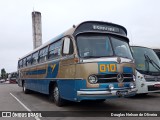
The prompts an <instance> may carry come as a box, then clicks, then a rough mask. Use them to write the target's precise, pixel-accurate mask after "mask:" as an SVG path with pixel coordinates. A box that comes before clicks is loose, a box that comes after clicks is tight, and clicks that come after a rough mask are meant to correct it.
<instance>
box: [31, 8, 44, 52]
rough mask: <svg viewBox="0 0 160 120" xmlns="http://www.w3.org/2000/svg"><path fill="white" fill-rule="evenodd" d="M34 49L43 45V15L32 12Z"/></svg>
mask: <svg viewBox="0 0 160 120" xmlns="http://www.w3.org/2000/svg"><path fill="white" fill-rule="evenodd" d="M32 29H33V49H35V48H37V47H39V46H41V45H42V24H41V13H40V12H36V11H33V12H32Z"/></svg>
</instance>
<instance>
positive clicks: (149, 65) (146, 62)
mask: <svg viewBox="0 0 160 120" xmlns="http://www.w3.org/2000/svg"><path fill="white" fill-rule="evenodd" d="M132 51H133V57H134V59H135V63H136V69H137V70H139V71H142V72H150V73H152V72H158V73H159V72H160V61H159V59H158V57H157V55H156V54H155V52H154V51H153V50H152V49H150V48H145V47H132Z"/></svg>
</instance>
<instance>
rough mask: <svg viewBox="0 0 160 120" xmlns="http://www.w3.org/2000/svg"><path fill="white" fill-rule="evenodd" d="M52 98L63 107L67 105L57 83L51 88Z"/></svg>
mask: <svg viewBox="0 0 160 120" xmlns="http://www.w3.org/2000/svg"><path fill="white" fill-rule="evenodd" d="M50 99H51V100H52V101H54V103H55V104H56V105H57V106H59V107H62V106H64V105H65V100H64V99H62V98H61V97H60V94H59V88H58V85H57V84H54V85H53V87H52V89H51V92H50Z"/></svg>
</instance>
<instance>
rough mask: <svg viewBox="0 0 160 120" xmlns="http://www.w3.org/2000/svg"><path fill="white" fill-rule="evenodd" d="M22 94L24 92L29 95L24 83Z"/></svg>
mask: <svg viewBox="0 0 160 120" xmlns="http://www.w3.org/2000/svg"><path fill="white" fill-rule="evenodd" d="M23 92H24V93H25V94H28V93H29V90H28V89H27V88H26V83H25V82H23Z"/></svg>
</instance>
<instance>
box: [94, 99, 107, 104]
mask: <svg viewBox="0 0 160 120" xmlns="http://www.w3.org/2000/svg"><path fill="white" fill-rule="evenodd" d="M105 101H106V99H100V100H96V102H97V103H103V102H105Z"/></svg>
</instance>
